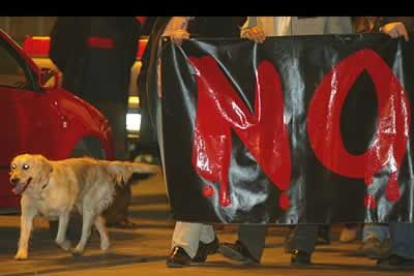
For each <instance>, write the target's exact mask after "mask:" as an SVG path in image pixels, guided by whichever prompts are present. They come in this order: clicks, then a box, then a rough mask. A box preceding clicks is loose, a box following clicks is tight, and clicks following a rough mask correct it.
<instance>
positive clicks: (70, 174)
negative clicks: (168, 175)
mask: <svg viewBox="0 0 414 276" xmlns="http://www.w3.org/2000/svg"><path fill="white" fill-rule="evenodd" d="M158 170H159V169H158V167H157V166H153V165H148V164H142V163H130V162H122V161H104V160H96V159H92V158H88V157H83V158H71V159H66V160H61V161H50V160H48V159H46V158H45V157H44V156H42V155H30V154H22V155H18V156H16V157H15V158H14V159H13V161H12V163H11V168H10V182H11V184H12V185H14V186H15V187H14V189H13V192H14V193H15V194H21V195H22V198H21V212H22V213H21V229H20V240H19V245H18V251H17V254H16V255H15V259H17V260H25V259H27V258H28V242H29V238H30V233H31V230H32V225H33V219H34V217H35V216H38V215H42V216H44V217H48V218H49V219H59V227H58V232H57V236H56V240H55V241H56V243H57V244H58V245H59V246H60V247H61V248H62V249H64V250H66V251H69V250H70V242H69V241H68V240H66V229H67V226H68V223H69V216H70V213H71V211H72V210H77V211H78V212H79V213H80V214H82V216H83V220H82V235H81V238H80V241H79V243H78V245H77V246H76V248H75V249H74V250H73V251H72V253H73V254H74V255H82V253H83V251H84V249H85V246H86V243H87V241H88V239H89V235H90V232H91V228H92V224H94V225H95V227H96V229H97V230H98V232H99V235H100V238H101V249H102V250H107V249H108V248H109V237H108V234H107V233H106V229H105V225H104V221H103V218H102V217H101V214H102V212H103V211H104V210H105V209H106V208H107V207H108V206H109V205H110V204H111V202H112V200H113V195H114V191H115V185H116V184H123V183H126V182H127V181H128V179H129V178H130V177H131V176H132V174H133V173H143V174H154V173H156V172H157V171H158Z"/></svg>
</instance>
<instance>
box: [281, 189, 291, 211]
mask: <svg viewBox="0 0 414 276" xmlns="http://www.w3.org/2000/svg"><path fill="white" fill-rule="evenodd" d="M279 206H280V208H282V209H283V210H287V209H288V208H289V207H290V199H289V197H288V196H287V194H286V193H283V194H281V195H280V197H279Z"/></svg>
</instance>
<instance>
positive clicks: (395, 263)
mask: <svg viewBox="0 0 414 276" xmlns="http://www.w3.org/2000/svg"><path fill="white" fill-rule="evenodd" d="M377 266H379V267H382V268H398V267H401V266H408V267H414V259H408V258H404V257H401V256H398V255H390V256H388V257H387V258H384V259H381V260H378V262H377Z"/></svg>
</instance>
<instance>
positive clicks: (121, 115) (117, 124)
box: [91, 100, 128, 160]
mask: <svg viewBox="0 0 414 276" xmlns="http://www.w3.org/2000/svg"><path fill="white" fill-rule="evenodd" d="M91 103H92V104H93V105H94V106H95V107H96V108H97V109H99V111H101V112H102V114H103V115H105V117H106V118H107V119H108V121H109V124H110V126H111V128H112V133H113V137H114V146H115V158H116V159H117V160H127V159H128V150H127V130H126V115H127V112H128V102H127V101H125V102H124V101H97V100H94V101H93V102H91Z"/></svg>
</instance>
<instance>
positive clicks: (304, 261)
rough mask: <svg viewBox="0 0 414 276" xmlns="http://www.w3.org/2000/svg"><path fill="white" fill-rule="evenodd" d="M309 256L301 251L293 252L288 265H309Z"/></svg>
mask: <svg viewBox="0 0 414 276" xmlns="http://www.w3.org/2000/svg"><path fill="white" fill-rule="evenodd" d="M310 259H311V254H309V253H308V252H305V251H302V250H297V249H296V250H295V251H293V253H292V258H291V259H290V264H292V265H310V264H311V261H310Z"/></svg>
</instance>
